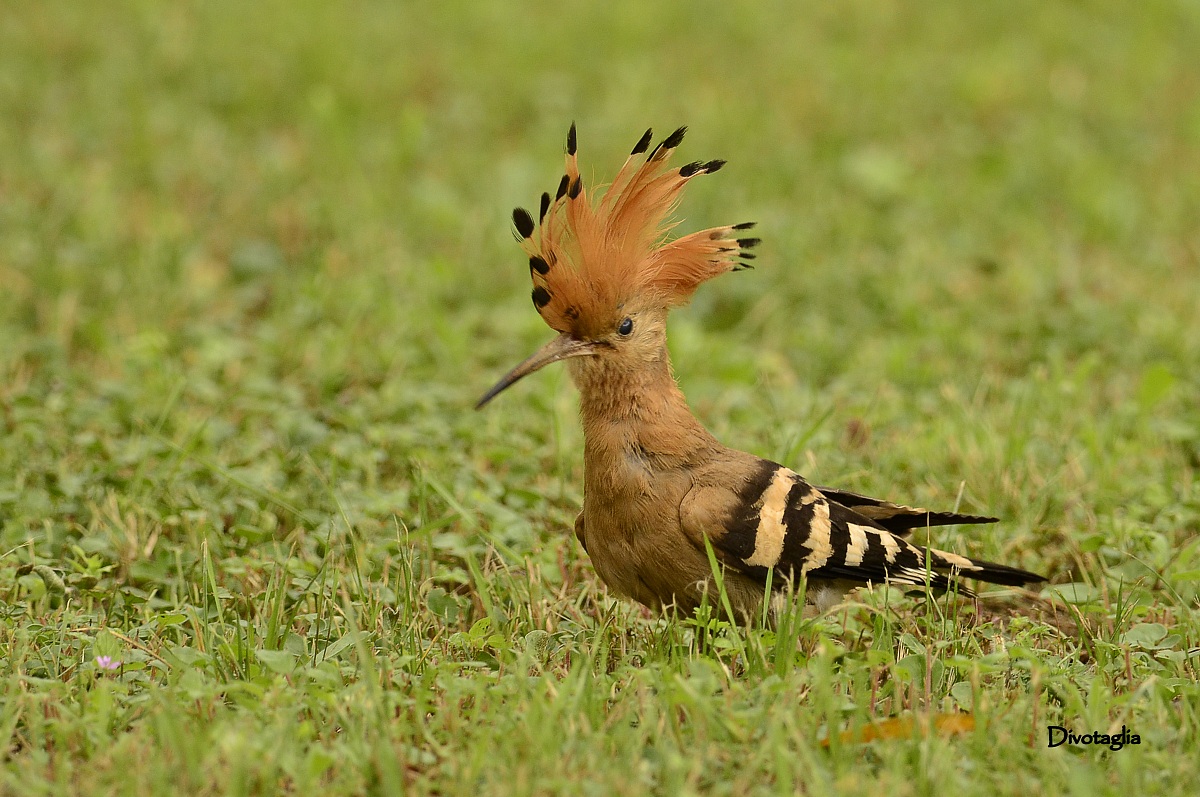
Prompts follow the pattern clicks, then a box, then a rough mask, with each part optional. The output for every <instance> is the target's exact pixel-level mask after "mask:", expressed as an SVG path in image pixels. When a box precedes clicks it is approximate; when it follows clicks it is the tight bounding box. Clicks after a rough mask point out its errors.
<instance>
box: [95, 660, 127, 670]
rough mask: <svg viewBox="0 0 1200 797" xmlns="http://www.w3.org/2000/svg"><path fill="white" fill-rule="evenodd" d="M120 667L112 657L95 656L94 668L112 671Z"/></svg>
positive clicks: (119, 663)
mask: <svg viewBox="0 0 1200 797" xmlns="http://www.w3.org/2000/svg"><path fill="white" fill-rule="evenodd" d="M120 666H121V662H119V661H117V660H115V659H114V658H113V657H112V656H97V657H96V667H98V668H99V669H101V670H108V671H110V672H111V671H113V670H116V669H118V668H119V667H120Z"/></svg>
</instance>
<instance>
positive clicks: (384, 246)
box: [0, 0, 1200, 797]
mask: <svg viewBox="0 0 1200 797" xmlns="http://www.w3.org/2000/svg"><path fill="white" fill-rule="evenodd" d="M733 6H734V4H729V3H682V2H679V3H657V4H645V3H633V2H625V0H619V1H618V2H615V3H609V4H594V5H593V6H591V7H589V8H583V7H569V8H568V7H564V6H562V5H561V4H552V3H525V4H521V3H518V4H512V3H490V4H483V3H465V2H449V3H445V4H440V5H430V4H424V5H417V4H382V3H356V4H321V3H310V2H301V3H277V2H267V3H260V4H250V5H249V6H247V4H241V3H228V2H205V3H171V4H160V3H152V2H148V1H147V2H124V3H109V4H104V6H103V7H101V6H99V5H93V4H88V3H71V2H49V3H36V4H32V3H26V4H9V5H8V6H7V7H6V9H5V11H4V17H5V19H4V24H3V25H2V26H0V554H2V555H3V556H2V558H0V604H2V606H0V615H2V616H0V689H2V690H3V697H2V698H0V741H2V742H3V744H4V746H5V757H4V766H3V769H0V784H2V786H0V788H2V789H3V791H5V792H7V793H13V794H23V795H32V794H67V793H87V794H124V793H129V794H158V793H167V792H168V791H178V792H182V793H207V794H233V795H237V794H273V793H276V792H278V791H280V790H284V791H291V792H292V793H296V794H312V793H318V790H319V791H320V793H322V794H328V795H337V794H357V793H380V794H396V793H399V792H400V791H401V790H402V789H405V788H407V789H408V790H410V791H412V792H414V793H439V794H464V793H480V794H509V793H514V794H543V793H546V794H548V793H567V794H611V793H626V794H641V793H656V794H664V795H667V794H671V795H674V794H688V793H707V794H733V795H745V794H769V793H783V794H790V793H793V792H797V791H799V792H803V793H808V794H833V793H845V794H888V795H892V796H893V797H898V796H899V795H909V794H913V795H918V794H939V795H941V794H962V795H968V794H990V793H1004V794H1022V795H1026V794H1034V793H1048V794H1055V793H1064V794H1065V793H1073V794H1088V795H1090V794H1106V793H1109V794H1120V795H1126V794H1136V793H1154V794H1171V793H1178V794H1190V793H1192V791H1193V789H1194V784H1195V783H1196V782H1197V780H1200V763H1198V762H1200V686H1198V685H1197V674H1198V668H1200V649H1198V646H1200V606H1198V597H1200V543H1197V532H1198V531H1200V486H1198V484H1197V470H1198V469H1200V400H1198V397H1200V238H1198V237H1197V230H1198V227H1197V219H1200V66H1198V65H1197V63H1198V62H1197V60H1196V47H1197V43H1198V42H1200V9H1198V7H1197V6H1196V4H1195V3H1191V2H1184V1H1183V0H1177V1H1176V2H1167V1H1162V2H1150V3H1144V4H1139V5H1138V6H1137V7H1136V8H1132V7H1130V8H1126V7H1119V6H1117V5H1115V4H1108V3H1101V2H1092V3H1087V2H1081V3H1069V4H1047V3H1035V2H1019V3H1016V4H1013V3H976V4H960V3H934V4H929V3H925V4H901V3H878V2H851V3H838V4H808V5H802V6H797V5H796V4H784V3H778V4H776V3H764V4H759V5H758V6H754V7H749V6H747V7H744V8H740V9H735V8H734V7H733ZM572 120H575V121H577V122H578V124H579V129H580V140H581V149H582V157H583V158H584V159H585V161H586V165H585V167H584V168H585V171H586V172H588V174H591V173H592V170H594V174H595V175H596V177H597V178H603V176H605V175H608V174H611V173H612V170H613V169H615V168H616V166H617V165H619V162H620V160H621V157H622V155H623V153H624V152H625V151H627V150H628V148H629V147H630V146H631V145H632V144H633V142H634V141H635V140H636V138H637V136H638V135H639V134H640V133H641V132H642V130H643V129H645V127H646V126H647V125H651V124H652V125H654V126H655V127H656V129H658V130H659V131H660V133H662V132H666V131H668V130H670V129H672V128H673V127H674V126H676V125H678V124H684V123H686V124H688V125H690V126H691V130H692V132H691V134H690V135H689V138H688V140H687V142H685V144H684V152H683V155H682V157H683V158H685V159H687V160H691V159H695V158H710V157H721V158H728V159H729V161H730V165H729V166H728V167H727V168H726V169H725V170H724V171H722V173H721V174H719V175H717V176H715V177H713V178H709V179H706V180H704V181H700V182H698V183H697V184H696V185H695V188H694V189H693V190H692V192H691V194H690V195H689V196H688V197H687V199H686V200H685V202H684V204H683V208H682V215H683V216H684V217H685V218H686V221H685V222H684V229H685V230H690V229H698V228H700V227H702V226H711V225H714V224H720V223H730V222H740V221H744V220H746V219H757V220H758V221H759V222H760V227H759V231H760V232H761V235H762V237H763V238H764V244H763V246H762V247H761V248H760V250H759V251H760V257H759V260H758V261H757V263H758V265H759V268H758V269H756V270H755V271H752V272H748V273H746V274H737V275H732V276H729V277H725V278H722V279H720V280H717V281H715V282H714V283H712V284H710V285H708V286H706V287H705V288H703V289H702V290H701V291H700V294H699V295H698V296H697V298H696V300H695V302H694V303H693V305H692V306H691V307H690V308H687V309H685V310H682V311H680V312H678V313H676V314H675V317H674V319H673V322H672V324H673V325H672V333H671V334H672V340H671V345H672V349H673V352H674V356H675V361H676V370H677V373H678V375H679V378H680V381H681V382H682V384H683V387H684V390H685V392H686V393H687V395H688V396H689V398H690V399H691V401H692V404H693V406H694V408H695V409H696V411H697V412H698V414H699V415H700V416H701V418H702V419H703V420H704V421H705V423H706V424H708V425H709V427H710V428H711V429H713V431H714V432H715V433H716V434H717V435H718V436H719V437H720V438H721V439H722V440H723V441H724V442H726V443H727V444H730V445H734V446H737V447H739V448H744V449H747V450H750V451H753V452H755V453H758V454H761V455H764V456H769V457H772V458H776V459H779V460H781V461H784V462H786V463H788V464H789V465H791V466H793V467H795V468H796V469H797V470H799V471H801V472H802V473H804V474H805V475H806V476H808V477H810V478H811V479H812V480H814V481H816V482H818V483H828V484H836V485H839V486H844V487H847V488H850V489H854V490H859V491H863V492H869V493H873V494H879V495H883V496H887V497H893V498H897V499H903V500H907V501H914V502H920V503H924V504H936V505H938V506H946V507H953V506H955V505H961V506H962V507H964V508H965V509H970V510H971V511H976V510H980V511H989V512H994V513H996V514H999V515H1001V516H1002V517H1003V518H1004V522H1003V523H1002V524H999V525H997V526H994V527H984V528H982V529H962V530H954V529H950V530H940V531H937V532H936V534H935V535H934V538H935V539H936V541H937V542H938V544H939V545H940V546H942V547H946V548H949V549H951V550H956V551H960V552H963V553H970V554H973V555H978V556H983V557H986V558H990V559H998V560H1000V561H1004V562H1007V563H1011V564H1014V565H1018V566H1021V567H1026V568H1030V569H1034V570H1039V571H1042V572H1046V573H1048V574H1049V575H1050V576H1051V577H1052V581H1053V583H1054V585H1053V586H1050V587H1049V588H1048V589H1047V590H1046V591H1045V592H1043V593H1041V595H1040V596H1032V597H1027V598H1014V597H1011V596H1009V597H1004V596H1003V595H1000V596H998V597H997V598H995V599H993V600H989V601H984V602H983V603H982V604H980V605H979V607H978V608H977V607H976V606H975V605H972V604H970V603H966V602H959V603H955V602H952V601H947V600H939V601H936V602H928V601H925V600H914V599H912V598H908V597H905V596H903V595H900V594H899V593H897V592H889V591H887V590H883V591H877V592H876V593H874V594H869V595H860V596H858V597H859V600H858V601H857V602H855V603H853V604H851V605H849V606H847V607H846V608H843V609H838V610H835V611H834V612H832V613H831V614H830V615H829V616H827V617H825V618H821V619H817V620H812V621H803V622H798V623H796V624H794V625H793V626H792V627H791V628H780V629H778V630H777V631H771V630H764V629H750V630H738V629H732V628H728V627H726V626H723V625H721V624H719V623H716V622H715V621H706V620H705V619H704V618H703V617H702V618H699V619H696V618H687V619H663V618H655V617H652V616H649V615H647V614H645V613H643V612H642V611H641V610H640V609H639V608H638V607H635V606H630V605H628V604H626V603H624V602H621V601H618V600H615V599H613V598H612V597H610V596H608V595H607V594H606V592H605V590H604V588H603V586H602V585H601V584H600V582H599V581H598V579H597V578H596V576H595V574H594V573H593V571H592V570H591V568H590V566H589V565H588V563H587V558H586V556H585V555H584V554H583V552H582V551H581V550H580V549H579V547H578V546H577V544H576V543H575V541H574V538H573V535H572V534H571V533H570V528H571V523H572V521H573V519H574V515H575V513H576V511H577V510H578V507H579V505H580V502H581V499H582V495H581V490H582V486H581V485H582V473H581V468H582V463H581V455H580V451H581V443H582V439H581V433H580V430H579V428H578V424H577V421H576V419H575V397H574V394H573V389H572V388H571V387H570V385H569V383H568V380H567V379H566V377H565V375H564V374H563V373H562V371H561V370H558V371H554V370H553V369H551V371H550V372H547V373H544V374H539V375H538V376H536V377H534V378H532V379H529V380H526V381H525V382H522V383H521V384H520V385H519V386H517V387H515V388H513V389H512V390H510V391H509V392H507V393H506V394H505V395H504V396H503V397H502V398H501V399H499V400H498V401H497V402H495V403H494V404H493V405H492V406H490V407H489V408H488V409H487V411H486V412H483V413H475V412H473V411H472V409H471V407H472V404H473V402H474V400H475V399H476V398H477V397H478V396H479V395H480V394H481V393H482V392H483V391H484V390H485V389H486V388H487V387H488V386H489V385H490V384H491V382H492V381H493V380H494V379H495V378H497V377H498V376H499V375H500V374H501V373H503V372H504V371H505V370H507V368H508V367H510V366H511V365H513V364H515V363H516V362H517V361H518V360H520V359H521V358H522V357H524V356H525V355H526V354H528V353H529V352H531V351H532V350H533V348H534V347H535V346H536V345H537V344H538V343H540V342H541V341H543V340H545V339H546V338H547V337H548V336H549V334H550V333H549V331H548V330H547V329H546V327H545V326H544V324H542V322H541V321H540V319H539V318H538V317H537V315H536V313H534V311H533V309H532V307H531V306H530V304H529V298H528V294H529V287H530V286H529V282H528V276H527V273H526V268H525V264H524V262H523V260H522V258H521V256H520V254H519V251H518V249H517V248H516V247H515V246H514V245H513V242H512V240H511V236H510V232H509V220H508V213H509V210H510V209H511V207H512V206H513V205H516V204H523V205H529V204H530V203H532V202H533V201H534V198H535V197H536V196H537V194H538V193H539V192H540V191H542V190H544V189H547V188H552V187H553V185H554V183H555V181H556V179H557V177H558V174H559V170H560V168H561V163H560V161H559V157H560V150H561V146H562V136H563V134H564V133H565V131H566V128H567V125H568V124H569V123H570V122H571V121H572ZM681 162H682V161H681ZM1067 585H1074V586H1067ZM1064 598H1065V599H1064ZM1068 601H1069V602H1068ZM99 656H110V657H111V658H113V659H114V660H118V661H120V662H121V665H120V668H119V669H118V670H117V671H115V672H112V673H109V672H106V671H104V670H102V669H100V668H99V667H98V666H97V663H96V659H97V657H99ZM961 709H970V710H973V711H974V714H975V717H976V719H977V722H978V728H977V730H976V731H975V732H974V733H971V734H967V735H964V736H956V737H946V738H941V737H934V738H920V737H918V738H911V739H900V740H893V741H877V742H872V743H870V744H862V745H860V744H843V743H841V741H840V738H839V734H840V733H841V732H842V731H846V730H853V729H855V728H859V727H861V726H862V725H863V724H864V723H866V722H867V721H868V720H870V719H872V718H884V717H890V716H898V715H906V714H908V713H912V712H915V713H918V714H919V713H921V712H925V711H928V710H936V711H956V710H961ZM1048 724H1059V725H1066V726H1069V727H1071V728H1072V729H1073V730H1075V731H1076V732H1085V731H1090V730H1092V729H1099V730H1107V729H1108V728H1110V727H1115V728H1119V727H1120V726H1121V725H1122V724H1124V725H1126V726H1127V727H1129V728H1130V729H1131V730H1132V731H1134V732H1136V733H1138V734H1139V735H1140V736H1141V740H1142V744H1140V745H1138V746H1130V747H1126V748H1125V749H1122V750H1120V751H1115V752H1114V751H1100V750H1097V749H1096V748H1091V747H1089V748H1072V747H1068V746H1063V747H1058V748H1054V749H1047V746H1046V726H1047V725H1048ZM822 739H828V740H829V741H830V746H829V747H828V748H825V747H823V746H822V744H821V740H822Z"/></svg>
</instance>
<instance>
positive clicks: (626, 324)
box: [617, 318, 633, 335]
mask: <svg viewBox="0 0 1200 797" xmlns="http://www.w3.org/2000/svg"><path fill="white" fill-rule="evenodd" d="M632 331H633V319H632V318H626V319H625V320H624V321H622V322H621V326H619V327H617V333H618V334H620V335H628V334H629V333H630V332H632Z"/></svg>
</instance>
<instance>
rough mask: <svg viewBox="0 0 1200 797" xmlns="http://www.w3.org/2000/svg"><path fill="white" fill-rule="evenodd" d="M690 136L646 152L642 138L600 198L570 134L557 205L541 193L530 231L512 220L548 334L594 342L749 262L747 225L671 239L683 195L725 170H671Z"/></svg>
mask: <svg viewBox="0 0 1200 797" xmlns="http://www.w3.org/2000/svg"><path fill="white" fill-rule="evenodd" d="M686 132H687V128H686V127H681V128H679V129H678V130H676V131H675V132H674V133H672V134H671V135H669V136H667V137H666V138H665V139H663V140H662V141H661V142H659V143H658V145H657V146H655V147H654V148H653V149H650V144H651V142H652V138H653V131H651V130H647V131H646V132H645V134H644V135H643V136H642V137H641V138H640V139H638V142H637V145H636V146H634V148H633V151H632V152H631V153H630V155H629V158H628V159H627V160H626V161H625V165H624V166H622V167H621V170H620V171H619V172H618V173H617V176H616V178H615V179H614V180H613V181H612V183H611V184H610V185H608V186H607V187H603V190H601V189H599V188H597V189H591V188H589V187H588V186H586V185H584V180H583V176H582V175H581V174H580V172H579V160H578V157H577V150H578V147H577V136H576V132H575V125H571V129H570V132H569V133H568V134H567V149H566V170H565V173H564V174H563V176H562V179H561V180H560V181H559V184H558V190H557V191H556V192H555V195H554V197H553V198H551V196H550V194H549V193H544V194H542V198H541V206H540V208H539V212H538V220H537V222H536V223H535V222H534V219H533V216H532V215H531V214H530V213H529V211H527V210H525V209H524V208H517V209H516V210H514V211H513V223H514V225H515V226H516V230H517V234H518V235H519V236H520V238H521V243H522V246H523V248H524V249H525V253H526V254H527V255H528V256H529V273H530V276H531V277H532V278H533V304H534V306H535V307H536V308H537V311H538V313H540V314H541V316H542V318H543V319H544V320H545V321H546V323H547V324H549V325H550V327H551V328H553V329H554V330H556V331H558V332H561V333H566V334H570V335H572V336H574V337H576V338H588V337H593V336H595V335H597V334H599V333H601V332H604V331H608V330H610V329H611V328H612V327H614V326H615V325H616V324H617V323H618V322H619V321H620V317H621V316H623V315H625V314H627V313H628V311H629V310H630V309H631V308H634V307H636V308H647V307H653V306H658V307H663V308H667V307H672V306H674V305H677V304H681V303H683V302H686V301H687V300H688V298H689V297H691V295H692V293H693V292H694V291H695V290H696V288H697V287H698V286H699V285H700V283H702V282H704V281H706V280H709V279H712V278H713V277H716V276H718V275H720V274H724V273H725V272H727V271H733V270H736V269H738V268H740V267H747V265H748V264H747V263H746V262H745V261H748V260H752V259H753V257H754V256H753V255H752V254H751V253H749V252H747V251H745V250H747V249H749V248H751V247H753V246H754V245H755V244H757V243H758V239H756V238H738V237H737V236H738V234H739V233H740V232H741V231H743V230H747V229H749V228H750V227H753V226H754V225H753V223H752V222H750V223H745V224H735V225H730V226H726V227H714V228H712V229H708V230H701V231H700V232H695V233H692V234H690V235H685V236H683V237H681V238H676V239H674V240H669V239H668V235H669V233H670V230H671V228H672V227H673V226H674V224H673V223H672V222H671V219H670V217H671V214H672V211H674V209H675V207H676V205H677V204H678V203H679V198H680V195H681V194H682V192H683V189H684V188H685V187H686V186H687V184H688V183H689V182H690V181H691V180H692V179H693V178H695V177H699V176H700V175H704V174H712V173H713V172H715V171H717V170H718V169H720V168H721V167H722V166H724V165H725V161H720V160H712V161H706V162H701V161H696V162H693V163H689V164H687V165H685V166H680V167H672V166H671V165H670V160H671V155H672V153H674V151H675V148H676V147H678V146H679V144H680V142H682V141H683V136H684V134H685V133H686ZM647 152H649V154H646V153H647ZM643 155H644V156H645V157H644V159H643V158H642V157H641V156H643Z"/></svg>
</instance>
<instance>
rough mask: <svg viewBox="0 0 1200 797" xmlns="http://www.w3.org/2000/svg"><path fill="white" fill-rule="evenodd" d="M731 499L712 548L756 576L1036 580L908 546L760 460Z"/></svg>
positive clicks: (913, 581) (935, 582) (946, 582)
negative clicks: (733, 508) (731, 510)
mask: <svg viewBox="0 0 1200 797" xmlns="http://www.w3.org/2000/svg"><path fill="white" fill-rule="evenodd" d="M739 499H740V504H741V509H740V510H739V511H738V512H737V513H736V514H735V517H734V519H733V520H732V522H731V523H729V524H728V526H727V528H725V529H724V533H723V534H720V535H714V537H713V542H714V547H715V548H716V549H717V550H719V551H720V552H721V553H722V554H723V559H724V561H725V563H726V564H727V565H729V566H732V567H734V568H735V569H737V570H739V571H741V572H742V573H744V574H746V575H749V576H752V577H755V578H757V579H762V580H765V579H766V577H767V572H768V570H769V569H771V568H774V570H775V572H776V573H778V574H781V575H784V576H785V577H792V578H794V579H798V578H800V577H805V578H808V579H810V580H820V579H824V580H842V581H853V582H859V583H863V584H865V583H868V582H871V583H877V584H880V583H889V584H909V585H914V586H916V585H924V584H927V583H928V584H929V585H930V586H931V587H933V588H934V589H939V590H944V589H947V588H949V587H950V585H951V582H952V580H953V579H954V578H955V577H956V576H958V575H964V576H969V577H971V578H977V579H980V580H983V581H990V582H993V583H997V584H1008V585H1012V586H1020V585H1023V584H1026V583H1028V582H1031V581H1040V580H1042V577H1041V576H1038V575H1036V574H1034V573H1030V572H1027V571H1024V570H1019V569H1017V568H1012V567H1007V566H1005V565H998V564H994V563H991V562H984V561H980V560H975V559H969V558H967V557H965V556H960V555H958V554H953V553H948V552H945V551H938V550H935V549H933V548H922V547H919V546H916V545H913V544H912V543H910V542H908V541H907V540H905V539H903V537H901V536H899V535H898V534H897V533H894V532H893V531H890V530H889V529H888V528H886V527H885V526H884V525H882V524H881V523H880V522H878V521H876V520H873V519H871V518H869V517H866V516H864V515H863V514H861V513H859V512H857V511H855V510H854V509H851V508H849V507H847V506H845V505H843V504H841V503H839V502H837V501H834V500H831V499H830V498H829V496H828V495H826V494H825V493H823V492H822V491H821V490H818V489H816V488H814V487H813V486H812V485H810V484H809V483H808V482H806V481H804V479H802V478H801V477H800V476H799V475H797V474H796V473H795V472H793V471H791V470H789V469H788V468H785V467H783V466H782V465H778V464H776V463H773V462H767V461H764V462H763V465H762V468H761V470H760V472H759V473H758V474H756V476H755V477H754V478H752V479H750V480H749V481H748V482H747V484H746V486H745V488H744V489H743V490H742V491H741V494H740V495H739ZM881 503H885V502H881ZM891 506H896V505H891ZM909 516H910V517H911V514H910V515H909ZM909 528H911V526H910V527H909ZM960 591H961V592H963V593H964V594H970V591H969V590H966V589H963V588H960Z"/></svg>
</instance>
